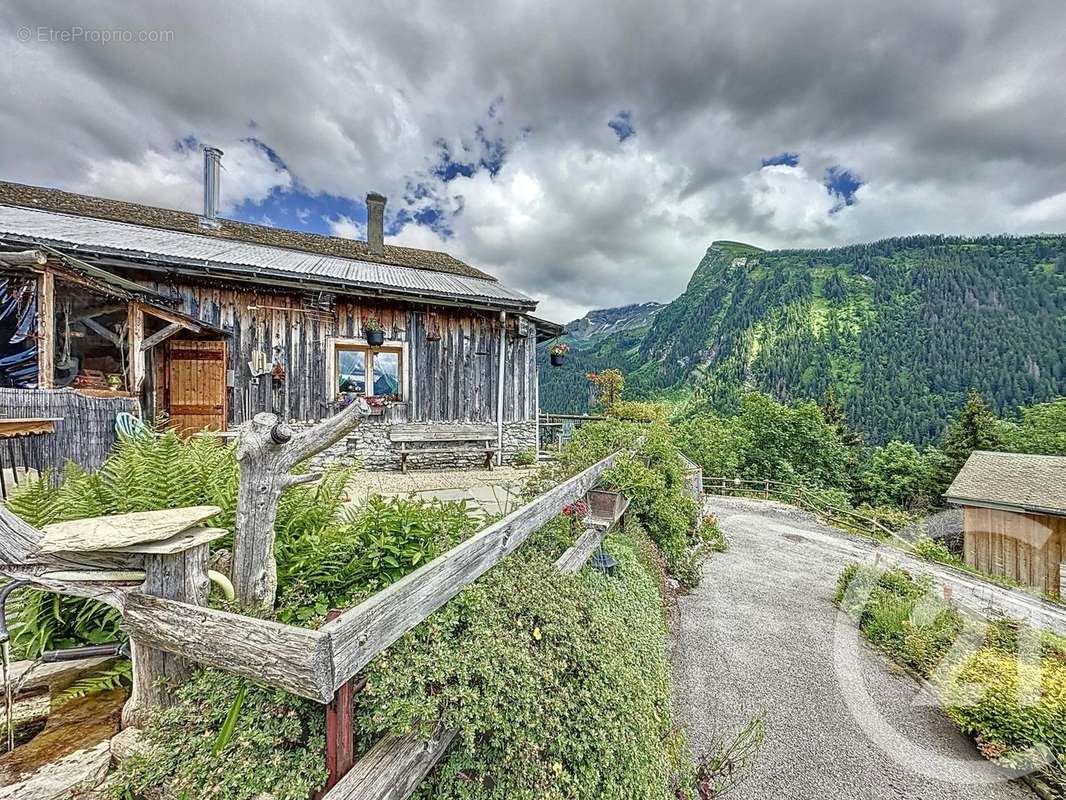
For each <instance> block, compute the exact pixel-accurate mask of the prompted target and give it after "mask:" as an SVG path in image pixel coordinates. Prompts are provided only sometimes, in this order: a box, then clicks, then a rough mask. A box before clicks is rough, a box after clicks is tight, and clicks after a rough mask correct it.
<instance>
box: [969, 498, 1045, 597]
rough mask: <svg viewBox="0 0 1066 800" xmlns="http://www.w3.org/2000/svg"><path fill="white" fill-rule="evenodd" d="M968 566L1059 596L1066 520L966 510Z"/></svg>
mask: <svg viewBox="0 0 1066 800" xmlns="http://www.w3.org/2000/svg"><path fill="white" fill-rule="evenodd" d="M963 514H964V526H965V543H964V553H965V557H966V563H967V564H969V565H970V566H971V567H976V568H977V569H979V570H981V571H982V572H987V573H988V574H990V575H998V576H1000V577H1003V578H1009V579H1011V580H1015V581H1018V583H1021V584H1023V585H1025V586H1030V587H1033V588H1036V589H1038V590H1040V591H1042V592H1048V593H1049V594H1054V595H1058V594H1059V589H1060V580H1061V572H1060V570H1061V563H1062V561H1063V558H1064V557H1066V519H1063V518H1062V517H1051V516H1045V515H1041V514H1022V513H1018V512H1014V511H1005V510H1000V509H994V508H977V507H974V506H967V507H966V508H965V509H964V510H963Z"/></svg>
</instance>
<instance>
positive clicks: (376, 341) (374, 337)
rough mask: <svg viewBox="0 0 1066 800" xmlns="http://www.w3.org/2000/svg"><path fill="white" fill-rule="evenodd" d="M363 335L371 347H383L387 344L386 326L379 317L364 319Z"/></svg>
mask: <svg viewBox="0 0 1066 800" xmlns="http://www.w3.org/2000/svg"><path fill="white" fill-rule="evenodd" d="M363 335H364V336H366V343H367V344H368V345H370V346H371V347H381V345H383V344H385V326H384V325H382V324H381V320H379V319H378V318H377V317H363Z"/></svg>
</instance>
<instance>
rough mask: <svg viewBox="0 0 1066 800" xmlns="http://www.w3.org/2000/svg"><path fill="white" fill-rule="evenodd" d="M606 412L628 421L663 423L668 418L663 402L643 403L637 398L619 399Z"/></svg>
mask: <svg viewBox="0 0 1066 800" xmlns="http://www.w3.org/2000/svg"><path fill="white" fill-rule="evenodd" d="M607 413H608V414H610V415H611V416H612V417H617V418H618V419H622V420H627V421H629V422H658V423H663V424H665V423H666V422H667V420H668V418H669V415H668V414H667V410H666V406H665V405H664V404H663V403H644V402H641V401H639V400H620V401H618V402H617V403H614V404H613V405H612V406H611V407H610V408H609V409H608V410H607Z"/></svg>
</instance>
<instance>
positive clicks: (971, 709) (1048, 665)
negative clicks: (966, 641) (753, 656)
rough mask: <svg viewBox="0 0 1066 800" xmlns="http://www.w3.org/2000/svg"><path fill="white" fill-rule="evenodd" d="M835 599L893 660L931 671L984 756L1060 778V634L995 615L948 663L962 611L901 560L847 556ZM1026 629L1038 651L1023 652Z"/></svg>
mask: <svg viewBox="0 0 1066 800" xmlns="http://www.w3.org/2000/svg"><path fill="white" fill-rule="evenodd" d="M835 599H836V601H837V603H838V604H839V605H840V607H841V608H842V609H844V610H845V611H847V613H848V614H849V615H850V616H851V617H852V618H853V619H855V620H856V621H857V622H858V623H859V627H860V629H861V631H862V633H863V635H864V636H866V637H867V638H868V639H869V640H870V641H872V642H873V643H874V644H876V645H877V646H878V647H880V648H881V649H883V650H884V651H885V652H886V653H888V654H889V655H890V656H891V657H892V658H893V659H894V660H896V661H897V662H899V663H901V664H903V665H905V666H907V667H909V668H911V669H913V670H915V671H917V672H919V673H920V674H922V675H924V676H926V677H929V676H932V675H933V674H934V672H937V676H938V680H939V683H940V689H941V692H942V698H943V702H944V705H945V707H946V709H947V712H948V714H949V715H950V716H951V717H952V719H954V720H955V722H956V723H957V724H958V726H959V728H960V729H961V730H962V731H963V732H964V733H967V734H968V735H970V736H973V737H974V739H975V740H976V741H977V744H978V747H979V748H980V750H981V752H982V753H983V754H984V755H985V757H986V758H989V759H992V760H995V761H999V762H1002V763H1004V764H1006V765H1009V766H1012V767H1019V768H1025V769H1029V768H1037V767H1040V768H1041V769H1042V770H1043V772H1044V774H1045V777H1047V778H1048V779H1049V780H1050V781H1052V782H1054V783H1057V784H1058V785H1059V786H1060V788H1061V787H1063V786H1066V782H1064V779H1066V640H1063V638H1062V637H1060V636H1055V635H1053V634H1050V633H1046V632H1040V633H1037V634H1033V632H1031V631H1029V630H1028V629H1027V628H1026V627H1025V626H1024V625H1023V624H1022V623H1020V622H1018V621H1016V620H1011V619H1007V618H1001V619H995V620H993V621H992V622H991V623H990V624H989V625H988V626H987V628H986V630H985V633H984V639H983V641H982V642H981V645H980V647H979V649H977V650H976V652H974V651H971V652H969V653H963V654H961V655H956V656H955V658H954V660H953V663H945V657H946V655H947V654H948V653H949V651H951V649H952V647H953V645H954V644H955V642H956V640H957V639H958V637H959V636H960V634H961V633H962V630H963V620H962V617H961V615H960V614H959V612H958V611H956V610H955V609H953V608H951V607H949V606H947V605H946V604H945V603H943V602H942V601H940V600H937V599H936V598H935V597H934V596H933V595H932V593H931V591H930V589H929V585H928V584H927V583H926V582H924V581H915V580H913V578H911V576H910V575H909V574H908V573H907V572H906V571H904V570H901V569H891V570H887V571H883V572H882V571H880V570H878V569H876V568H873V567H866V566H859V565H858V564H850V565H848V567H847V568H845V570H844V572H843V573H842V574H841V576H840V579H839V581H838V583H837V592H836V595H835ZM1023 631H1024V632H1027V633H1030V635H1037V636H1038V637H1039V643H1040V647H1039V652H1038V653H1037V654H1036V657H1035V658H1033V657H1032V656H1028V657H1026V658H1020V657H1019V652H1020V649H1021V648H1020V647H1019V639H1020V636H1021V634H1022V632H1023ZM1045 762H1049V765H1048V766H1047V767H1046V768H1045V767H1043V764H1044V763H1045Z"/></svg>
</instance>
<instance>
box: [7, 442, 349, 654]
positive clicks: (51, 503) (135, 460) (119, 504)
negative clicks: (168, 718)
mask: <svg viewBox="0 0 1066 800" xmlns="http://www.w3.org/2000/svg"><path fill="white" fill-rule="evenodd" d="M160 433H161V435H160V436H158V437H155V436H151V437H148V436H145V437H136V438H131V439H122V440H120V441H119V442H118V444H116V445H115V448H114V450H113V451H112V453H111V455H110V456H109V457H108V459H107V460H106V461H105V462H104V464H103V465H102V466H101V467H100V469H99V470H98V471H97V472H95V473H89V472H86V471H85V470H83V469H82V468H80V467H78V466H76V465H74V464H72V463H68V464H67V466H66V468H65V469H64V471H63V475H62V478H61V480H60V481H59V482H58V485H56V486H53V485H52V484H51V482H50V476H47V475H45V476H42V477H41V478H40V479H39V480H36V481H31V482H30V483H27V484H23V485H22V486H21V487H20V489H19V491H17V492H15V493H14V495H13V496H12V497H11V499H10V500H9V501H8V503H7V505H8V507H9V508H10V509H11V511H13V512H14V513H15V514H16V515H18V516H19V517H21V518H22V519H24V520H25V521H26V522H28V523H30V524H31V525H34V526H36V527H41V526H43V525H47V524H49V523H52V522H64V521H68V520H73V519H83V518H85V517H97V516H105V515H109V514H123V513H127V512H132V511H153V510H157V509H164V508H176V507H179V506H193V505H216V506H219V507H220V508H221V509H222V513H220V514H219V515H217V516H216V517H214V518H212V519H211V520H209V521H208V523H207V524H210V525H214V526H218V527H222V528H226V529H227V530H228V531H229V532H230V536H227V537H225V538H223V539H220V540H218V541H217V542H215V546H218V547H222V546H230V544H231V543H232V538H231V537H232V531H233V526H234V522H235V519H236V513H237V486H238V469H237V461H236V458H235V452H236V445H235V444H232V443H231V444H228V445H222V444H220V443H219V442H218V441H217V440H214V439H209V438H197V437H193V438H191V439H188V440H183V439H180V438H179V437H178V436H177V435H176V434H175V433H174V432H173V431H167V432H162V431H161V432H160ZM349 475H350V470H345V469H340V468H334V469H330V470H327V472H326V475H325V476H324V477H323V479H322V480H321V481H319V482H318V483H317V484H316V485H313V486H296V487H293V488H291V489H289V490H287V491H286V492H285V494H284V495H282V499H281V502H280V504H279V506H278V519H277V526H276V527H277V532H278V541H279V546H280V547H284V545H285V542H287V541H290V540H292V539H297V538H299V537H300V536H302V535H304V534H305V533H313V532H315V531H319V530H321V529H322V528H323V527H324V526H326V525H328V524H329V523H330V522H331V521H332V520H333V518H334V517H335V516H336V514H337V512H338V510H339V509H340V506H341V503H342V501H343V499H344V486H345V484H346V483H347V481H348V477H349ZM13 601H14V602H13V605H12V608H11V612H12V613H11V632H12V650H13V651H14V653H15V654H16V657H17V658H36V657H37V656H38V655H39V654H40V653H41V651H42V650H49V649H56V648H66V647H74V646H78V645H83V644H99V643H100V642H107V641H114V640H116V639H124V638H125V634H124V633H123V632H122V630H121V629H120V628H119V622H120V621H121V618H120V616H119V614H118V612H116V611H114V610H113V609H111V608H110V607H108V606H105V605H103V604H101V603H98V602H96V601H94V600H82V599H79V598H74V597H65V596H59V595H55V594H51V593H46V592H36V591H33V590H23V591H20V592H19V593H18V595H17V596H16V598H13Z"/></svg>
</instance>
